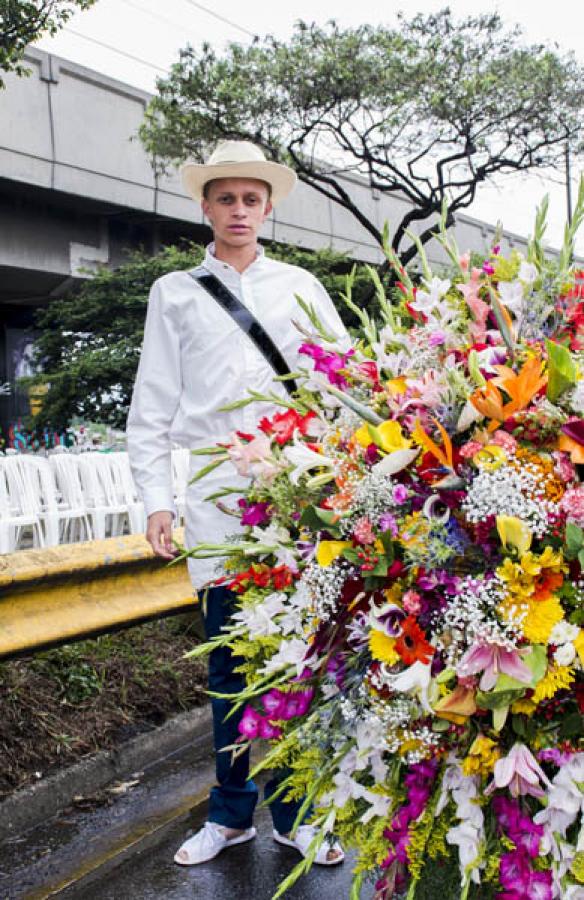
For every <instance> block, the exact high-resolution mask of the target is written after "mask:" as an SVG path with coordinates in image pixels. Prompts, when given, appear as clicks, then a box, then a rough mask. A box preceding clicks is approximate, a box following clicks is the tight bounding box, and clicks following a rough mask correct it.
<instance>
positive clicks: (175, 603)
mask: <svg viewBox="0 0 584 900" xmlns="http://www.w3.org/2000/svg"><path fill="white" fill-rule="evenodd" d="M175 538H176V540H177V541H178V542H179V543H180V542H181V541H182V539H183V534H182V529H177V530H176V531H175ZM195 608H196V599H195V597H194V594H193V588H192V585H191V582H190V579H189V575H188V572H187V566H186V562H184V561H182V562H179V563H173V564H171V565H168V563H166V562H165V561H164V560H161V559H159V558H157V557H155V556H154V554H153V552H152V550H151V548H150V545H149V544H148V543H147V542H146V540H145V538H144V537H143V536H142V535H127V536H123V537H113V538H107V539H105V540H101V541H88V542H87V543H81V544H63V545H61V546H58V547H50V548H40V549H34V550H23V551H19V552H18V553H10V554H4V555H2V556H0V659H11V658H14V657H17V656H21V655H28V654H31V653H34V652H36V651H39V650H42V649H47V648H49V647H55V646H58V645H60V644H64V643H69V642H71V641H76V640H81V639H83V638H88V637H93V636H96V635H98V634H104V633H106V632H109V631H115V630H117V629H119V628H124V627H128V626H130V625H138V624H140V623H142V622H147V621H149V620H151V619H158V618H162V617H165V616H171V615H175V614H177V613H181V612H188V611H190V610H194V609H195Z"/></svg>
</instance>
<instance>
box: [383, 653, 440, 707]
mask: <svg viewBox="0 0 584 900" xmlns="http://www.w3.org/2000/svg"><path fill="white" fill-rule="evenodd" d="M381 668H382V670H384V671H383V675H384V679H383V680H384V683H385V684H386V685H387V687H388V688H389V689H390V690H391V691H397V692H398V693H404V694H410V693H411V694H416V695H418V696H419V698H420V700H421V702H422V706H423V707H424V709H425V710H426V712H427V713H429V715H434V710H433V709H432V707H431V706H430V701H429V699H428V688H429V687H430V681H431V680H432V675H431V669H432V666H431V664H428V665H426V664H425V663H422V662H419V661H418V662H415V663H414V664H413V665H411V666H408V668H407V669H405V670H404V671H403V672H400V673H399V674H398V675H391V674H389V673H387V672H386V671H385V665H382V667H381Z"/></svg>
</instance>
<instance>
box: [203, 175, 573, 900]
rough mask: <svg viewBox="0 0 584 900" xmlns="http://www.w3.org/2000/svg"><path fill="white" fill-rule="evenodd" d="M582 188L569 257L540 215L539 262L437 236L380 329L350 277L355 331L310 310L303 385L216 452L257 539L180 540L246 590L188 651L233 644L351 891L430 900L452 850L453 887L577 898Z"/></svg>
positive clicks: (248, 726)
mask: <svg viewBox="0 0 584 900" xmlns="http://www.w3.org/2000/svg"><path fill="white" fill-rule="evenodd" d="M583 201H584V190H581V192H580V203H579V207H578V210H577V213H576V216H575V221H574V224H573V226H572V228H569V229H567V232H566V244H565V247H564V250H563V252H562V254H561V256H560V258H559V259H556V260H555V261H554V260H552V261H550V260H546V259H545V257H544V254H543V252H542V250H541V235H542V231H543V221H544V217H543V216H542V215H541V213H540V214H539V215H538V219H537V221H536V232H535V237H534V239H533V240H532V242H531V243H530V245H529V251H528V254H527V257H526V258H524V257H522V256H521V254H519V253H518V252H516V251H513V252H511V253H510V254H508V255H503V254H502V253H501V252H500V250H499V248H498V247H496V246H495V247H493V248H492V251H491V253H490V255H489V256H488V258H487V259H486V260H484V261H483V262H482V265H481V264H479V265H473V264H472V262H471V259H470V257H469V255H468V254H466V255H461V254H460V253H459V251H458V249H457V248H456V246H455V244H454V242H453V241H452V239H451V238H450V237H449V236H448V235H447V233H446V232H445V230H444V228H442V232H441V237H440V240H441V242H442V245H443V247H444V249H445V251H446V252H447V254H448V256H449V259H450V263H451V266H452V268H453V272H454V273H455V274H454V275H453V276H451V277H450V278H443V277H436V276H435V275H434V274H433V273H432V272H431V271H430V269H429V266H428V263H427V260H426V258H425V256H424V253H423V250H422V248H421V247H419V250H420V260H421V267H422V275H421V281H420V283H419V284H418V286H417V287H416V286H415V285H414V283H413V281H412V280H411V278H410V276H409V275H408V273H407V272H405V271H404V270H403V269H402V268H401V267H400V266H399V263H398V262H397V260H395V259H393V260H392V261H393V263H394V265H395V266H396V268H397V271H398V276H399V285H398V289H397V298H396V302H394V303H390V302H388V300H387V299H386V297H385V294H384V291H383V288H382V285H381V283H380V282H379V281H378V280H377V282H376V284H377V293H378V298H379V307H380V321H379V322H378V323H377V322H374V321H372V320H371V319H370V318H369V316H368V315H367V314H366V313H365V312H363V311H362V310H359V309H357V308H356V307H355V306H354V304H353V303H352V300H351V291H350V287H351V285H350V279H349V283H348V288H347V294H346V296H345V301H346V302H347V303H348V304H349V306H351V307H352V309H353V312H354V313H355V314H356V315H358V316H359V318H360V321H361V325H362V328H361V330H360V334H359V335H358V337H357V338H356V339H355V341H354V344H353V346H351V347H350V348H347V346H341V347H339V346H336V345H335V344H334V336H332V335H328V334H326V333H323V331H322V328H321V327H320V323H319V322H318V320H317V319H316V317H315V315H314V313H313V311H311V310H308V312H309V314H310V315H311V318H312V322H313V325H314V333H311V334H310V335H307V336H306V338H307V339H306V342H305V344H304V345H303V348H302V352H303V353H304V354H305V355H306V357H307V359H309V360H311V361H312V370H311V371H308V370H306V371H304V372H301V373H298V375H297V377H298V378H299V380H300V381H301V387H300V389H299V391H298V394H297V396H296V399H295V400H294V401H291V402H290V403H287V402H284V401H281V400H278V401H277V402H278V403H280V404H281V406H282V407H283V410H282V411H280V412H276V413H275V414H272V415H270V416H264V417H263V418H262V419H261V421H259V425H258V431H257V433H256V434H253V435H252V434H238V435H233V439H232V442H231V443H230V445H229V446H226V447H219V448H212V449H209V451H208V452H209V453H213V454H215V456H214V458H213V460H212V462H211V463H210V465H208V466H206V467H205V469H204V470H202V471H203V472H205V471H208V470H209V468H212V467H215V466H216V465H219V464H221V463H222V462H224V461H227V460H230V461H231V462H232V463H234V464H235V466H236V467H237V469H238V471H239V472H240V473H242V474H244V475H249V476H252V479H251V482H250V485H249V489H248V490H247V491H245V493H244V494H243V496H241V497H240V498H239V501H238V508H236V509H235V508H234V507H233V505H229V499H228V497H229V494H230V489H229V488H226V489H225V490H224V491H221V497H218V496H217V495H215V497H214V498H213V499H215V500H216V501H217V502H220V503H221V504H222V508H224V509H225V510H226V511H231V512H234V513H236V514H237V515H238V516H239V517H240V519H241V523H242V524H243V526H244V530H243V532H242V533H241V534H239V535H236V536H234V539H233V541H232V542H230V543H229V544H226V545H224V546H220V547H218V546H212V545H201V546H199V547H197V548H194V549H193V550H191V551H190V553H191V555H193V556H195V557H196V556H199V557H200V556H209V555H216V556H220V557H223V559H224V566H225V569H224V571H223V574H222V575H221V576H220V577H218V582H221V583H224V584H228V585H229V587H230V588H231V589H232V590H233V591H235V592H236V593H237V595H238V598H239V601H240V608H239V611H238V612H237V614H236V615H235V617H234V619H233V623H232V626H231V627H230V628H229V630H227V631H226V632H225V634H224V635H221V636H220V637H219V638H217V639H216V640H215V642H212V643H211V644H207V645H205V647H203V648H200V649H199V650H197V651H196V652H205V651H207V650H209V649H210V648H211V647H212V646H215V645H216V644H218V643H228V644H230V645H231V647H232V648H233V650H234V651H235V652H236V653H237V654H238V655H239V656H240V657H241V659H242V669H243V671H245V673H246V676H247V685H248V686H247V689H246V691H245V693H244V694H242V695H241V696H240V697H239V698H238V702H239V704H240V705H243V706H244V707H245V709H244V714H243V718H242V720H241V724H240V731H241V746H247V744H248V742H250V741H253V740H255V739H257V738H263V739H267V740H268V741H270V742H271V746H270V748H269V750H268V752H267V753H266V755H265V758H264V760H263V761H262V763H261V766H278V767H287V769H288V770H289V776H288V778H287V780H286V782H285V790H286V791H287V792H289V794H290V796H294V797H301V796H304V797H305V798H306V799H305V805H304V807H303V810H302V813H301V814H303V813H304V812H305V811H306V810H307V809H308V808H309V806H311V807H312V820H313V821H314V822H315V823H316V824H317V825H319V826H320V834H319V837H318V838H317V839H316V841H315V842H314V847H313V853H315V852H316V847H317V845H318V844H319V842H320V841H322V840H323V839H324V838H325V834H328V833H330V832H331V831H332V830H333V829H334V831H335V832H336V834H337V835H338V836H339V837H340V838H341V840H342V841H343V842H344V843H345V844H346V845H347V846H353V847H355V848H356V852H357V863H356V867H355V880H354V884H353V889H352V897H354V898H357V897H358V896H359V892H360V887H361V885H362V883H363V881H364V879H365V878H366V877H372V878H374V879H375V881H376V890H377V896H378V897H379V898H383V900H386V898H390V897H397V896H400V895H401V894H405V893H407V895H408V897H414V896H415V893H416V889H417V885H418V883H419V881H420V879H421V878H422V877H423V875H424V871H425V870H426V869H427V868H428V867H431V866H432V865H433V861H434V860H439V859H440V858H443V857H445V858H448V857H451V858H455V859H456V861H457V865H458V866H459V870H460V873H459V877H460V896H461V897H467V896H475V895H476V896H479V895H480V896H491V895H494V896H496V897H498V898H500V900H520V898H530V900H546V898H559V897H561V898H564V900H577V898H582V897H584V839H583V834H584V832H583V831H582V815H583V811H584V794H583V788H584V753H583V752H581V751H582V746H581V737H582V729H581V724H582V720H581V712H582V708H583V702H584V696H583V678H582V672H583V664H584V631H583V629H582V625H583V619H584V614H583V605H582V598H583V595H584V576H583V574H582V570H583V568H584V485H582V484H581V482H580V478H579V475H578V465H580V464H582V463H584V368H583V363H584V280H583V277H584V273H582V272H577V271H574V270H573V269H572V268H571V267H570V259H571V251H572V247H573V238H574V233H575V228H576V226H577V224H579V222H580V221H581V220H582V218H583V214H584V202H583ZM253 399H254V400H256V401H257V400H258V399H259V398H258V397H257V396H254V398H253ZM265 399H269V400H272V401H275V396H274V397H271V398H265ZM242 402H247V401H242ZM226 480H227V479H226ZM238 750H239V747H235V748H233V752H235V753H236V752H238ZM312 855H313V854H312ZM310 861H311V854H309V857H308V859H307V860H306V861H303V862H302V863H301V864H300V865H299V866H298V867H297V869H296V870H295V871H294V873H292V875H291V876H290V878H288V879H287V880H286V882H284V884H283V885H282V887H281V889H280V891H279V892H278V894H277V896H279V895H280V893H282V892H283V891H284V890H285V889H286V888H287V887H288V886H289V885H290V884H291V883H292V882H293V880H294V879H295V878H296V877H297V876H298V874H300V872H302V871H304V870H305V869H306V868H307V866H308V865H309V864H310ZM481 891H483V892H484V891H486V893H480V892H481Z"/></svg>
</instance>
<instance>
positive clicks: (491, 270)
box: [483, 261, 495, 275]
mask: <svg viewBox="0 0 584 900" xmlns="http://www.w3.org/2000/svg"><path fill="white" fill-rule="evenodd" d="M483 272H484V273H485V274H486V275H494V274H495V267H494V266H493V265H491V263H490V262H488V261H486V262H484V263H483Z"/></svg>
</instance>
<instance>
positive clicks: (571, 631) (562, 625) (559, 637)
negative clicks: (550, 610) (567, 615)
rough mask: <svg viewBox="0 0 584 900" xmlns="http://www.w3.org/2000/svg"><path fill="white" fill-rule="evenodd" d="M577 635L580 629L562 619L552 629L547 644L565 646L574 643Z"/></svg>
mask: <svg viewBox="0 0 584 900" xmlns="http://www.w3.org/2000/svg"><path fill="white" fill-rule="evenodd" d="M579 634H580V629H579V627H578V626H577V625H572V623H571V622H567V621H566V619H562V621H561V622H557V624H556V625H554V627H553V628H552V630H551V632H550V636H549V639H548V644H567V643H568V642H569V641H575V640H576V638H577V637H578V635H579Z"/></svg>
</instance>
